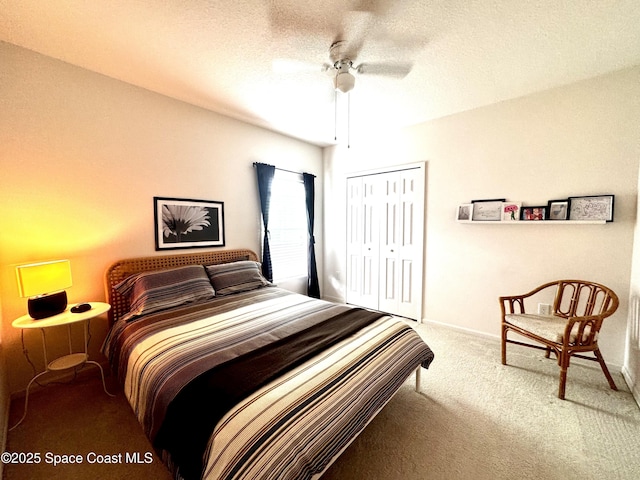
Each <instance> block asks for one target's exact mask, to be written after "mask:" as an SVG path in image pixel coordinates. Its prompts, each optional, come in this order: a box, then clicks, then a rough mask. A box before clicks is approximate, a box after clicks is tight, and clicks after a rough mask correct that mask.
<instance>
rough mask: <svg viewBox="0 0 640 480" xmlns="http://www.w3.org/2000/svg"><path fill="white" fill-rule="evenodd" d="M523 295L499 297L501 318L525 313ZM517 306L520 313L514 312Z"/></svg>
mask: <svg viewBox="0 0 640 480" xmlns="http://www.w3.org/2000/svg"><path fill="white" fill-rule="evenodd" d="M524 298H525V297H524V295H514V296H511V297H500V298H499V301H500V308H501V309H502V318H504V316H505V315H506V314H507V313H525V311H524ZM516 305H518V306H519V307H520V311H519V312H516V311H515V306H516Z"/></svg>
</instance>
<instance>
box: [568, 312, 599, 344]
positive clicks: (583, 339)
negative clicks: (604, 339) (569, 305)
mask: <svg viewBox="0 0 640 480" xmlns="http://www.w3.org/2000/svg"><path fill="white" fill-rule="evenodd" d="M603 320H604V317H603V316H602V315H588V316H584V317H570V318H568V319H567V326H566V327H565V329H564V335H563V336H562V339H563V343H564V345H565V346H566V345H569V344H573V345H591V344H593V343H594V341H595V340H596V339H597V335H598V332H599V331H600V327H601V326H602V321H603Z"/></svg>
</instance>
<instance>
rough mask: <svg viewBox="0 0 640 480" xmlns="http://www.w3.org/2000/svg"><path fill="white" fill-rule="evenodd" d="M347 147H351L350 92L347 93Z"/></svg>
mask: <svg viewBox="0 0 640 480" xmlns="http://www.w3.org/2000/svg"><path fill="white" fill-rule="evenodd" d="M347 148H351V92H349V93H347Z"/></svg>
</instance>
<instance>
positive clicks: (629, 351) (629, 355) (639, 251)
mask: <svg viewBox="0 0 640 480" xmlns="http://www.w3.org/2000/svg"><path fill="white" fill-rule="evenodd" d="M639 182H640V180H639ZM622 374H623V375H624V377H625V380H626V381H627V384H628V385H629V387H630V388H631V392H632V393H633V396H634V397H635V399H636V402H637V403H638V405H640V198H638V212H637V218H636V230H635V236H634V244H633V262H632V268H631V292H630V294H629V318H628V321H627V343H626V349H625V355H624V365H623V367H622Z"/></svg>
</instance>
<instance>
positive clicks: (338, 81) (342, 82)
mask: <svg viewBox="0 0 640 480" xmlns="http://www.w3.org/2000/svg"><path fill="white" fill-rule="evenodd" d="M355 84H356V78H355V77H354V76H353V75H351V74H350V73H349V72H338V74H337V75H336V76H335V78H334V80H333V85H334V87H335V88H336V90H340V91H341V92H342V93H347V92H349V91H351V90H353V87H354V86H355Z"/></svg>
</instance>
